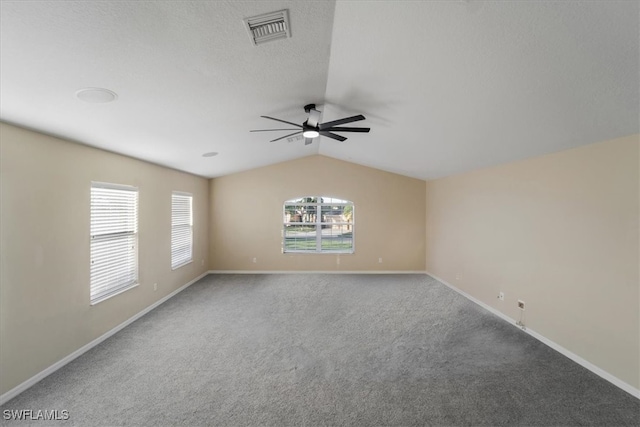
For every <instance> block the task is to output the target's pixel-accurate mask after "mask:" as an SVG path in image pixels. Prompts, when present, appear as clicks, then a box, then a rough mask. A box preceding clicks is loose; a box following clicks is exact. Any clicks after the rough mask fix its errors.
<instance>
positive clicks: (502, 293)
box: [498, 292, 504, 301]
mask: <svg viewBox="0 0 640 427" xmlns="http://www.w3.org/2000/svg"><path fill="white" fill-rule="evenodd" d="M498 299H499V300H500V301H504V292H499V293H498Z"/></svg>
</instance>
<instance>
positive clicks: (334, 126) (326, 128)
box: [250, 104, 371, 145]
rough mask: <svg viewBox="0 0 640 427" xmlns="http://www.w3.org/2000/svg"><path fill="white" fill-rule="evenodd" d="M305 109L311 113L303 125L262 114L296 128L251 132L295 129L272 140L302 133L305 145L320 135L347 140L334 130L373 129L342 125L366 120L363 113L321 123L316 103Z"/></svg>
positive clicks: (358, 130) (262, 130)
mask: <svg viewBox="0 0 640 427" xmlns="http://www.w3.org/2000/svg"><path fill="white" fill-rule="evenodd" d="M304 111H305V112H306V113H307V114H309V117H308V118H307V120H305V122H304V123H302V124H301V125H299V124H297V123H293V122H289V121H286V120H282V119H277V118H275V117H269V116H260V117H263V118H265V119H269V120H275V121H276V122H281V123H286V124H288V125H291V126H295V127H294V128H287V129H257V130H252V131H250V132H272V131H283V130H295V131H296V132H294V133H291V134H289V135H285V136H282V137H280V138H276V139H272V140H271V141H270V142H276V141H280V140H281V139H285V138H289V137H292V136H294V135H298V134H302V136H304V145H309V144H311V143H312V142H313V139H314V138H317V137H319V136H320V135H322V136H326V137H328V138H331V139H335V140H337V141H340V142H342V141H346V140H347V138H346V137H344V136H342V135H338V134H336V133H333V132H369V131H370V130H371V128H360V127H345V126H342V127H340V125H344V124H347V123H352V122H357V121H360V120H365V117H364V116H363V115H362V114H358V115H357V116H351V117H345V118H344V119H338V120H333V121H330V122H326V123H320V116H321V114H322V113H321V112H320V111H318V110H316V104H307V105H305V106H304Z"/></svg>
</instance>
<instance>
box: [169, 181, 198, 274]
mask: <svg viewBox="0 0 640 427" xmlns="http://www.w3.org/2000/svg"><path fill="white" fill-rule="evenodd" d="M192 203H193V197H192V196H191V194H188V193H180V192H177V191H174V192H173V193H172V194H171V268H172V269H174V270H175V269H176V268H178V267H181V266H183V265H185V264H188V263H190V262H191V261H192V260H193V213H192Z"/></svg>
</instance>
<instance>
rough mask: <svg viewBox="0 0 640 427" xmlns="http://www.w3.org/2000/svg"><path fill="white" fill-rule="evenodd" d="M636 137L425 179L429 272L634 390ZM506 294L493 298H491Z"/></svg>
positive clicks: (638, 360) (639, 380)
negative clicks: (522, 305) (522, 309)
mask: <svg viewBox="0 0 640 427" xmlns="http://www.w3.org/2000/svg"><path fill="white" fill-rule="evenodd" d="M638 163H639V143H638V135H633V136H630V137H626V138H620V139H616V140H613V141H609V142H603V143H598V144H592V145H587V146H584V147H581V148H577V149H573V150H569V151H563V152H559V153H555V154H551V155H547V156H543V157H538V158H534V159H529V160H525V161H521V162H515V163H510V164H507V165H503V166H498V167H494V168H491V169H485V170H480V171H476V172H471V173H467V174H463V175H457V176H453V177H449V178H444V179H439V180H434V181H430V182H427V185H426V189H427V193H426V194H427V199H426V203H427V238H426V242H427V258H426V269H427V271H428V272H430V273H432V274H434V275H436V276H438V277H440V278H442V279H444V280H445V281H447V282H449V283H450V284H452V285H454V286H456V287H458V288H459V289H461V290H463V291H465V292H467V293H469V294H471V295H472V296H473V297H475V298H477V299H479V300H481V301H483V302H484V303H486V304H488V305H490V306H492V307H494V308H496V309H498V310H500V311H502V312H503V313H505V314H506V315H508V316H509V317H511V318H514V319H518V318H519V311H518V309H517V308H516V301H517V299H521V300H524V301H525V303H526V312H525V313H526V318H525V321H526V325H527V326H528V327H529V328H531V329H532V330H534V331H536V332H538V333H540V334H542V335H544V336H545V337H547V338H549V339H551V340H552V341H555V342H556V343H558V344H560V345H562V346H563V347H565V348H567V349H568V350H570V351H572V352H574V353H576V354H577V355H579V356H581V357H582V358H584V359H586V360H587V361H589V362H591V363H593V364H595V365H596V366H598V367H600V368H602V369H604V370H605V371H607V372H609V373H611V374H613V375H614V376H616V377H618V378H619V379H621V380H622V381H624V382H626V383H627V384H629V385H631V386H633V387H635V388H639V387H640V372H639V365H640V350H639V348H640V319H639V312H640V307H639V305H640V302H639V301H640V300H639V298H640V295H639V287H640V285H639V281H640V280H639V277H638V276H639V273H638V268H639V267H638V265H639V264H638V263H639V252H638V241H639V234H638V228H639V224H638V221H639V208H638V205H639V174H638V169H639V168H638ZM500 291H503V292H505V294H506V299H505V301H504V302H499V301H498V299H497V295H498V292H500Z"/></svg>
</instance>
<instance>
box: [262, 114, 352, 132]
mask: <svg viewBox="0 0 640 427" xmlns="http://www.w3.org/2000/svg"><path fill="white" fill-rule="evenodd" d="M263 117H264V116H263ZM364 119H365V117H364V116H363V115H362V114H358V115H357V116H352V117H346V118H344V119H340V120H334V121H332V122H327V123H322V124H321V125H320V130H324V129H328V128H330V127H334V126H338V125H343V124H345V123H351V122H357V121H359V120H364Z"/></svg>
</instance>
